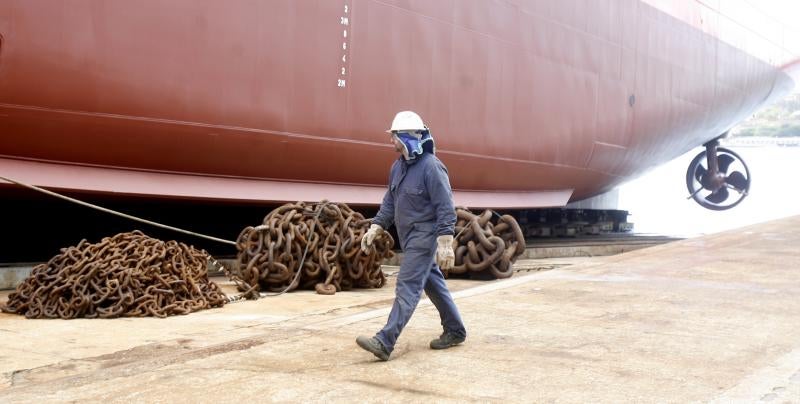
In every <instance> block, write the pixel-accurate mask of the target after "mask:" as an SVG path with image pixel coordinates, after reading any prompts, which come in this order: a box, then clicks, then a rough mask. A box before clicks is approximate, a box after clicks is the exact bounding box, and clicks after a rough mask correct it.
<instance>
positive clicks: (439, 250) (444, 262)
mask: <svg viewBox="0 0 800 404" xmlns="http://www.w3.org/2000/svg"><path fill="white" fill-rule="evenodd" d="M455 261H456V254H455V253H454V252H453V236H452V235H445V236H439V237H436V263H437V264H438V265H439V268H441V269H442V270H443V271H447V270H449V269H452V268H453V265H454V264H455Z"/></svg>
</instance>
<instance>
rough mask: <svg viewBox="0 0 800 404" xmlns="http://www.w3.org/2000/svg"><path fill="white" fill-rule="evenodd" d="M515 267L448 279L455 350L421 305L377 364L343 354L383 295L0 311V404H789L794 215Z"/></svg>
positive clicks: (796, 327) (385, 300) (376, 317)
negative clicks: (145, 313)
mask: <svg viewBox="0 0 800 404" xmlns="http://www.w3.org/2000/svg"><path fill="white" fill-rule="evenodd" d="M517 268H518V269H520V270H521V271H520V272H519V273H517V274H515V275H514V277H512V278H511V279H508V280H503V281H492V282H475V281H467V280H450V281H448V283H449V285H450V286H451V289H452V290H453V291H454V296H455V298H456V302H457V304H458V306H459V309H460V310H461V312H462V316H463V317H464V320H465V322H466V324H467V328H468V333H469V336H468V338H467V341H466V342H465V344H464V345H462V346H458V347H455V348H452V349H449V350H444V351H432V350H430V349H428V341H429V340H430V339H431V338H433V337H436V336H438V334H439V333H440V332H441V329H440V326H439V318H438V315H437V313H436V311H435V309H434V308H433V307H432V306H431V304H430V303H429V302H428V301H427V300H425V301H423V303H422V304H421V305H420V307H419V308H418V310H417V312H416V314H415V316H414V318H412V321H411V323H410V324H409V326H408V327H407V328H406V330H405V332H404V333H403V335H402V336H401V338H400V341H399V343H398V346H397V349H396V350H395V352H394V354H393V355H392V360H391V361H389V362H378V361H376V360H375V358H374V357H373V356H372V355H371V354H368V353H366V352H364V351H362V350H360V349H359V348H358V347H357V346H356V344H355V342H354V340H355V337H356V336H357V335H359V334H371V333H374V332H375V331H377V330H378V329H379V328H380V327H381V326H382V325H383V323H384V322H385V320H386V316H387V314H388V311H389V307H390V305H391V301H392V298H393V284H392V283H390V284H389V285H388V286H387V287H384V288H383V289H379V290H359V291H355V292H343V293H337V294H336V295H334V296H320V295H316V294H314V293H313V292H297V293H291V294H288V295H283V296H280V297H276V298H265V299H261V300H259V301H255V302H243V303H235V304H231V305H228V306H226V307H224V308H220V309H214V310H207V311H203V312H199V313H194V314H190V315H188V316H179V317H171V318H167V319H163V320H162V319H152V318H135V319H116V320H71V321H63V320H27V319H25V318H23V317H21V316H16V315H9V314H0V337H2V341H3V348H1V349H0V375H1V377H0V402H3V403H14V402H34V401H43V402H54V401H68V402H73V401H75V402H97V401H102V402H108V403H112V402H124V403H130V402H192V403H195V402H209V403H211V402H214V403H218V402H237V403H238V402H264V401H282V402H297V401H319V402H332V401H338V402H385V401H392V402H423V401H424V402H430V401H435V402H465V401H479V402H500V401H512V402H615V403H616V402H693V401H700V402H759V401H764V402H773V403H784V402H791V403H793V402H800V298H799V297H798V296H800V217H794V218H789V219H783V220H780V221H776V222H769V223H764V224H760V225H756V226H751V227H747V228H743V229H739V230H735V231H730V232H726V233H720V234H715V235H711V236H706V237H701V238H694V239H687V240H682V241H676V242H672V243H668V244H663V245H660V246H656V247H650V248H645V249H640V250H636V251H632V252H627V253H624V254H620V255H615V256H611V257H591V258H589V257H586V258H568V259H562V260H546V261H542V260H523V261H519V262H518V266H517ZM387 269H388V270H389V271H391V270H392V268H387ZM526 269H530V271H527V270H526ZM393 279H394V278H391V277H390V281H393ZM226 287H227V288H228V289H227V290H228V291H232V289H231V288H230V285H226ZM7 294H8V292H5V293H3V294H0V299H2V300H1V301H5V296H7Z"/></svg>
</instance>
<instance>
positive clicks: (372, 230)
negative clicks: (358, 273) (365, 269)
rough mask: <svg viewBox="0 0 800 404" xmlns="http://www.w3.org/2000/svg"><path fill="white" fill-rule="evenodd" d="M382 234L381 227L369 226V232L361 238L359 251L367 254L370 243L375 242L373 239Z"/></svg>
mask: <svg viewBox="0 0 800 404" xmlns="http://www.w3.org/2000/svg"><path fill="white" fill-rule="evenodd" d="M381 234H383V227H381V226H378V225H377V224H372V225H371V226H369V230H367V232H366V234H364V237H362V238H361V251H363V252H364V254H367V253H368V252H369V249H370V247H372V243H373V242H375V237H378V236H380V235H381Z"/></svg>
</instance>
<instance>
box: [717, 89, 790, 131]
mask: <svg viewBox="0 0 800 404" xmlns="http://www.w3.org/2000/svg"><path fill="white" fill-rule="evenodd" d="M731 136H732V137H745V136H765V137H791V136H800V93H793V94H789V95H788V96H787V97H786V98H784V99H782V100H780V101H778V102H776V103H775V104H772V105H770V106H769V107H767V108H764V109H762V110H761V111H759V112H757V113H755V114H753V116H752V117H750V119H747V120H746V121H744V122H742V123H741V124H739V125H738V126H736V127H735V128H733V130H731Z"/></svg>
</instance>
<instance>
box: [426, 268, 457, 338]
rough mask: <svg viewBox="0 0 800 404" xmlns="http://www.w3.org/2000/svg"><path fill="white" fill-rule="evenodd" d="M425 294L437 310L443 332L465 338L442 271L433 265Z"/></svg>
mask: <svg viewBox="0 0 800 404" xmlns="http://www.w3.org/2000/svg"><path fill="white" fill-rule="evenodd" d="M425 294H427V295H428V298H429V299H431V302H433V305H434V306H436V309H437V310H439V318H441V320H442V328H443V329H444V331H445V332H447V333H450V334H453V335H455V336H459V337H461V338H466V337H467V330H466V329H465V328H464V323H463V322H462V321H461V315H459V314H458V308H457V307H456V303H455V302H454V301H453V297H452V296H450V291H449V290H448V289H447V283H446V282H445V280H444V276H443V275H442V271H441V270H440V269H439V266H438V265H436V264H435V263H434V264H433V266H432V267H431V270H430V274H429V275H428V281H427V282H426V283H425Z"/></svg>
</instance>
